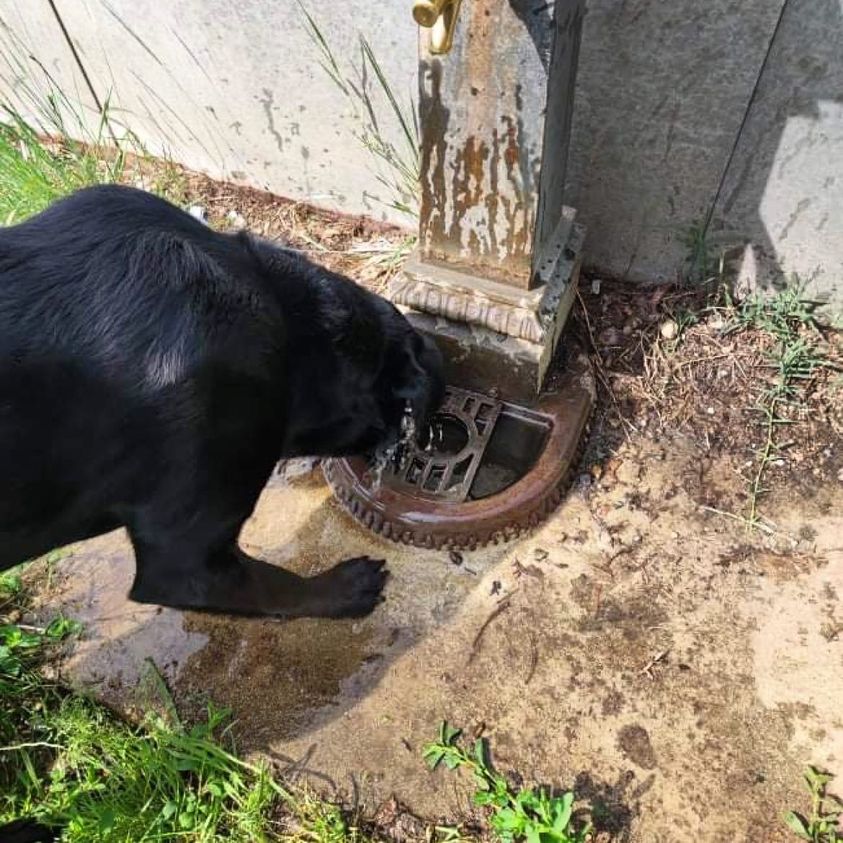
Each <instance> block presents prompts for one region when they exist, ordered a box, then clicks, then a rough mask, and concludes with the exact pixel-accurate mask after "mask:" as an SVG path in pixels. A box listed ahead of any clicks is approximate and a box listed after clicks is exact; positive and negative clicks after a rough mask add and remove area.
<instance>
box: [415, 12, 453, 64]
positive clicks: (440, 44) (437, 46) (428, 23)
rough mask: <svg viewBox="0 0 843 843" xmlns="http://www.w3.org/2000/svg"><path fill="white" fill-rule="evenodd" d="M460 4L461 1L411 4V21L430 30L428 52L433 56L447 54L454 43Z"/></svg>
mask: <svg viewBox="0 0 843 843" xmlns="http://www.w3.org/2000/svg"><path fill="white" fill-rule="evenodd" d="M460 2H461V0H415V2H414V3H413V19H414V20H415V22H416V23H417V24H418V25H419V26H424V27H426V28H428V29H430V30H431V32H430V52H431V53H433V54H434V55H442V54H443V53H447V52H448V51H449V50H450V49H451V45H452V44H453V43H454V30H455V29H456V27H457V13H458V12H459V10H460Z"/></svg>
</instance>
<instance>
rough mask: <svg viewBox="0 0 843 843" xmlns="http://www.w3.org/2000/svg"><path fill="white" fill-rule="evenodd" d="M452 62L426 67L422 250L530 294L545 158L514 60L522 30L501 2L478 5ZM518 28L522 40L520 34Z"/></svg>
mask: <svg viewBox="0 0 843 843" xmlns="http://www.w3.org/2000/svg"><path fill="white" fill-rule="evenodd" d="M463 9H464V12H465V20H464V24H465V26H464V29H463V31H462V36H461V37H460V38H458V40H457V43H456V44H455V49H454V52H453V54H452V55H450V56H448V57H447V59H446V60H441V61H440V60H439V59H433V58H430V59H428V60H426V61H423V62H422V83H421V97H420V114H421V122H422V154H421V179H422V185H421V192H422V201H421V222H420V235H421V236H420V244H421V250H422V254H423V255H424V258H425V259H426V260H428V261H432V262H439V263H443V262H444V263H447V264H450V265H453V266H457V267H459V268H460V269H461V270H463V271H467V272H474V273H476V274H479V275H483V276H486V277H489V278H493V279H496V280H500V281H504V282H506V283H508V284H512V285H514V286H518V287H524V288H526V287H529V285H530V281H531V263H532V249H533V239H534V230H533V229H534V226H535V221H536V208H535V205H536V202H537V185H538V172H537V168H538V167H539V166H540V161H539V155H538V151H539V150H540V147H541V144H540V142H533V143H531V141H530V134H529V133H530V132H533V133H534V132H537V131H538V128H537V127H535V126H533V125H532V124H531V123H529V131H525V126H524V122H523V121H522V113H523V112H524V108H525V104H524V96H525V94H524V89H523V87H522V79H521V75H520V74H521V69H520V66H519V63H518V62H517V61H511V60H509V59H508V54H509V53H510V51H509V50H508V49H507V45H508V44H510V45H511V38H512V37H516V36H519V35H521V26H522V24H521V23H520V22H519V21H518V20H517V19H516V18H515V16H514V15H512V14H511V12H510V10H509V9H508V8H507V6H506V4H502V3H501V2H500V0H473V2H472V3H471V4H470V5H468V6H467V7H466V6H465V5H464V6H463ZM513 25H516V26H517V27H518V31H517V32H511V31H510V30H511V29H512V27H513Z"/></svg>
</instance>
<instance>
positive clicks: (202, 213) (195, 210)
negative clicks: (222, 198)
mask: <svg viewBox="0 0 843 843" xmlns="http://www.w3.org/2000/svg"><path fill="white" fill-rule="evenodd" d="M187 213H188V214H190V216H192V217H193V218H194V219H197V220H199V222H204V223H205V225H207V224H208V212H207V211H206V210H205V209H204V208H203V207H202V206H201V205H191V206H190V207H189V208H188V209H187Z"/></svg>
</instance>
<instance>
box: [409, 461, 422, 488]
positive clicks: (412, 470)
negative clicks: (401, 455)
mask: <svg viewBox="0 0 843 843" xmlns="http://www.w3.org/2000/svg"><path fill="white" fill-rule="evenodd" d="M423 471H424V463H423V462H422V461H421V460H420V459H418V458H416V459H414V460H413V461H412V463H410V467H409V468H408V469H407V482H408V483H411V484H412V485H413V486H417V485H418V483H419V480H421V476H422V472H423Z"/></svg>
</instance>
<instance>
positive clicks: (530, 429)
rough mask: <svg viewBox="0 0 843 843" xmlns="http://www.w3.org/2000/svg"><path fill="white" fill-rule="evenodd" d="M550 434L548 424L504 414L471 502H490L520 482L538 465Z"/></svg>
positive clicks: (471, 494) (474, 487) (494, 433)
mask: <svg viewBox="0 0 843 843" xmlns="http://www.w3.org/2000/svg"><path fill="white" fill-rule="evenodd" d="M549 432H550V427H549V425H548V424H546V423H544V422H541V421H538V420H535V419H529V418H523V417H520V416H517V415H514V414H511V413H509V412H503V413H501V414H500V416H498V420H497V422H496V424H495V428H494V430H493V431H492V436H491V438H490V439H489V444H488V445H487V446H486V452H485V454H484V455H483V462H481V463H480V467H479V468H478V469H477V474H475V475H474V482H473V483H472V484H471V491H470V493H469V498H470V499H471V500H479V499H481V498H488V497H489V496H490V495H496V494H497V493H498V492H502V491H503V490H504V489H506V488H507V487H508V486H511V485H512V484H513V483H515V482H516V481H517V480H520V479H521V478H522V477H523V476H524V475H525V474H527V472H529V470H530V469H531V468H532V467H533V466H534V465H535V463H536V460H537V459H538V458H539V455H540V454H541V452H542V449H543V448H544V443H545V441H546V439H547V435H548V433H549Z"/></svg>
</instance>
